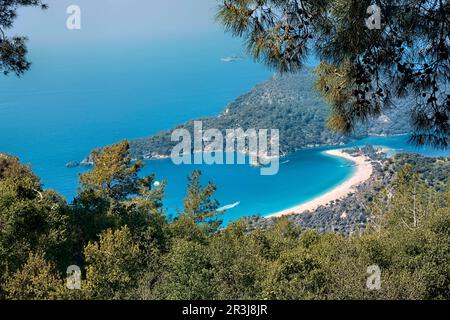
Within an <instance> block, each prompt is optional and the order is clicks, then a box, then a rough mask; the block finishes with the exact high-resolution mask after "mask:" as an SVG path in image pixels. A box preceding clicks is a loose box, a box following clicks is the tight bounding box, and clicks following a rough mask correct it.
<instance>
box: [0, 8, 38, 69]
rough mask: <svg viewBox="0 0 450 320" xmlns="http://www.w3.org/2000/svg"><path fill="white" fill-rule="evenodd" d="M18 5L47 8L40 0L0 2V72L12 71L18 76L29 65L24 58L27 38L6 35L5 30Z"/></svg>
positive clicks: (14, 16) (15, 15) (15, 13)
mask: <svg viewBox="0 0 450 320" xmlns="http://www.w3.org/2000/svg"><path fill="white" fill-rule="evenodd" d="M20 7H40V8H42V9H47V5H46V4H44V3H43V2H42V0H2V1H1V2H0V72H3V73H4V74H5V75H7V74H9V73H14V74H16V75H17V76H20V75H22V74H23V73H24V72H25V71H27V70H28V69H29V68H30V65H31V63H30V62H29V61H28V60H27V58H26V55H27V52H28V50H27V46H26V41H27V38H26V37H23V36H13V37H9V36H8V35H7V30H8V29H10V28H12V26H13V24H14V21H15V20H16V18H17V10H18V9H19V8H20Z"/></svg>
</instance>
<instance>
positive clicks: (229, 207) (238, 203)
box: [217, 201, 241, 212]
mask: <svg viewBox="0 0 450 320" xmlns="http://www.w3.org/2000/svg"><path fill="white" fill-rule="evenodd" d="M240 204H241V202H240V201H238V202H235V203H233V204H229V205H227V206H223V207H221V208H219V209H217V211H219V212H222V211H226V210H230V209H233V208H236V207H237V206H238V205H240Z"/></svg>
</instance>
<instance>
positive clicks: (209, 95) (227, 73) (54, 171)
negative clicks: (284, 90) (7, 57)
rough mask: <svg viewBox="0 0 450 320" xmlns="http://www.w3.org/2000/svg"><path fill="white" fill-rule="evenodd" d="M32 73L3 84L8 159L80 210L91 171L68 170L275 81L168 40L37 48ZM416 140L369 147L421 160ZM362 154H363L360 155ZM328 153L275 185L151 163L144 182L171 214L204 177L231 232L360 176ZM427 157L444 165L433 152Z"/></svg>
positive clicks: (299, 160) (219, 41) (284, 169)
mask: <svg viewBox="0 0 450 320" xmlns="http://www.w3.org/2000/svg"><path fill="white" fill-rule="evenodd" d="M30 51H31V55H30V60H31V61H33V67H32V70H31V71H30V72H29V73H27V74H26V75H25V76H23V77H22V78H21V79H18V78H15V77H13V76H9V77H0V94H1V95H0V152H6V153H9V154H13V155H17V156H19V157H20V158H21V159H22V161H23V162H25V163H29V164H30V165H31V166H32V168H33V170H34V171H35V172H36V173H37V174H38V175H39V176H40V177H41V178H42V181H43V183H44V185H45V187H46V188H52V189H56V190H58V191H59V192H61V193H62V194H64V195H65V196H66V197H67V198H68V200H69V201H70V200H71V199H72V198H73V196H74V195H75V192H76V187H77V179H78V174H79V173H80V172H82V169H80V168H76V169H68V168H66V167H65V164H66V163H67V162H69V161H72V160H81V159H82V158H83V157H84V156H85V155H86V154H88V153H89V151H90V150H92V149H93V148H96V147H99V146H104V145H108V144H111V143H114V142H117V141H119V140H121V139H125V138H126V139H132V138H137V137H145V136H148V135H151V134H154V133H156V132H158V131H160V130H164V129H169V128H171V127H173V126H174V125H176V124H178V123H180V122H184V121H186V120H188V119H191V118H195V117H200V116H209V115H214V114H217V113H218V112H221V111H223V109H224V108H225V106H226V105H227V103H229V102H231V101H232V100H233V99H235V98H236V97H237V96H239V95H240V94H242V93H245V92H246V91H248V90H249V89H251V88H252V87H253V86H254V85H256V84H258V83H260V82H262V81H264V80H266V79H267V78H268V77H269V76H270V75H271V73H270V71H268V70H267V69H265V68H264V67H263V66H261V65H259V64H257V63H254V62H252V61H251V60H249V59H245V60H243V61H236V62H234V63H224V62H221V60H220V59H221V58H223V57H226V56H231V55H234V54H237V55H240V54H242V53H243V50H242V45H241V43H240V42H239V41H238V40H234V39H231V38H229V37H226V36H223V37H217V36H214V37H211V38H195V39H186V38H185V39H183V40H180V39H177V40H176V41H175V40H168V41H164V40H159V41H156V42H153V43H151V44H132V43H130V44H127V45H125V46H117V45H112V44H111V45H108V44H102V45H99V46H92V45H91V46H86V47H83V46H77V47H71V46H67V45H66V46H64V45H61V46H58V47H57V49H56V47H48V46H39V45H32V46H31V48H30ZM406 140H407V137H404V136H403V137H402V136H400V137H391V138H368V139H365V140H364V141H360V142H358V143H356V144H364V143H372V144H375V145H383V146H388V147H391V148H393V149H396V150H399V151H415V150H414V148H413V147H411V146H408V145H407V143H406ZM356 144H354V145H356ZM323 150H324V149H311V150H305V151H300V152H297V153H296V154H293V155H291V156H289V157H287V158H285V159H283V160H282V161H281V162H282V164H281V167H280V172H279V174H277V175H275V176H261V175H260V171H259V169H258V168H252V167H250V166H226V165H225V166H175V165H173V164H172V163H171V162H170V160H161V161H149V162H147V165H146V168H145V170H144V173H151V172H155V173H156V174H157V179H158V180H167V181H168V183H169V184H168V188H167V195H168V197H167V199H166V201H165V203H166V205H167V207H168V208H170V210H169V211H170V212H174V208H176V207H180V206H181V203H182V199H183V197H184V194H185V191H186V177H187V176H188V175H189V174H190V172H191V171H192V170H193V169H201V170H202V171H203V173H204V179H205V182H206V181H207V180H212V181H213V182H214V183H216V184H217V185H218V188H219V189H218V192H217V198H218V200H219V201H220V203H221V205H224V206H225V205H230V204H235V203H238V202H239V205H237V206H236V207H234V208H233V209H231V210H229V211H227V213H226V214H225V217H224V220H225V221H226V222H229V221H231V220H235V219H237V218H239V217H241V216H245V215H253V214H261V215H264V214H269V213H272V212H277V211H279V210H283V209H286V208H289V207H291V206H293V205H297V204H299V203H300V202H303V201H307V200H309V199H312V198H314V197H316V196H318V195H320V194H321V193H324V192H326V191H328V190H329V189H331V188H333V187H334V186H336V185H337V184H339V183H341V182H342V181H344V180H345V179H346V178H348V176H349V175H351V173H352V170H353V167H351V166H348V164H349V163H348V162H347V161H346V160H342V159H337V158H333V157H328V156H324V155H323V154H322V151H323ZM421 152H423V153H426V154H430V155H438V153H435V152H434V151H432V150H422V151H421Z"/></svg>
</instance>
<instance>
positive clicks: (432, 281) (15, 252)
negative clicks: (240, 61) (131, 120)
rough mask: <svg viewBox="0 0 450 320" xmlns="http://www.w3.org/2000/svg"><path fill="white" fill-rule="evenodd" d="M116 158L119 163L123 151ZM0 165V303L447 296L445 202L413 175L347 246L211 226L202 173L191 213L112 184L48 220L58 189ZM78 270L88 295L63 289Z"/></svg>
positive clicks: (383, 199)
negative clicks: (172, 212) (172, 214)
mask: <svg viewBox="0 0 450 320" xmlns="http://www.w3.org/2000/svg"><path fill="white" fill-rule="evenodd" d="M118 150H122V148H117V149H116V148H110V149H106V150H105V151H104V152H106V153H111V154H110V155H109V156H106V155H105V157H106V158H108V159H109V158H110V157H112V158H116V156H117V151H118ZM119 154H122V157H119V162H120V163H123V162H122V161H123V159H124V158H126V156H127V153H120V152H119ZM0 160H1V161H0V209H1V210H0V255H1V260H0V261H1V264H0V266H1V268H2V269H1V272H2V273H1V275H2V276H1V278H0V298H2V299H199V300H202V299H225V300H226V299H449V298H450V269H449V268H450V252H449V249H448V248H450V236H449V232H448V231H449V230H450V208H449V204H450V201H448V196H449V193H448V191H447V190H446V191H444V192H443V191H437V190H436V189H435V188H433V187H430V186H429V185H427V184H426V183H425V182H424V180H422V178H421V176H420V175H419V174H417V170H416V169H415V168H413V167H412V166H411V165H406V166H405V167H403V168H402V169H401V170H399V171H398V172H397V173H396V178H395V180H394V181H393V182H392V183H390V184H388V185H386V187H385V190H382V191H381V192H379V194H378V196H377V198H376V199H374V200H373V201H372V206H371V212H372V215H373V216H374V219H372V220H373V221H374V223H373V224H371V225H370V226H369V227H368V228H367V230H366V231H365V232H364V233H360V234H358V235H356V234H355V235H353V236H344V235H341V234H337V233H333V232H327V233H319V232H317V231H315V230H302V229H301V228H300V227H299V226H296V225H295V224H293V223H292V221H290V219H288V218H287V217H285V218H280V219H277V220H276V221H275V223H274V224H273V225H272V226H271V227H269V228H267V229H255V230H252V231H250V230H249V229H248V226H247V225H246V223H245V221H238V222H235V223H232V224H230V225H228V226H226V227H222V228H219V224H218V223H217V221H216V220H215V219H213V220H211V218H214V217H215V214H216V213H217V203H216V201H215V200H214V198H213V195H214V191H215V186H214V185H213V184H211V183H210V184H208V185H206V186H202V185H201V184H200V180H201V175H200V172H194V174H193V175H192V176H191V177H190V178H189V179H188V193H187V196H186V199H185V208H184V210H183V211H182V212H180V214H179V215H178V217H176V218H175V219H173V220H172V219H169V217H167V216H166V214H165V212H164V210H163V209H162V208H161V206H160V205H162V204H161V202H162V199H160V198H156V200H155V198H152V197H148V194H147V193H140V194H139V193H138V194H134V195H132V196H130V197H128V196H127V197H123V198H122V199H119V198H116V199H113V198H110V197H109V194H108V192H104V191H103V190H101V188H108V186H107V185H106V184H105V185H104V184H102V185H101V186H99V187H98V188H97V189H95V190H96V192H97V191H98V192H99V193H98V194H99V195H98V196H95V197H92V198H90V199H89V202H84V203H83V205H81V204H80V202H79V201H80V200H79V199H76V200H75V201H74V203H73V204H72V205H71V206H64V205H63V204H64V203H60V205H61V208H63V209H64V210H62V211H58V210H56V211H55V208H53V211H52V208H51V207H52V206H53V205H54V204H55V201H56V200H58V201H59V200H60V198H59V197H57V195H56V194H55V193H54V192H53V191H47V190H42V188H41V187H40V184H39V180H38V178H36V177H35V176H34V175H33V174H32V172H31V170H30V169H29V168H28V167H26V166H23V165H21V164H20V163H19V162H18V160H17V159H16V158H12V157H8V156H1V157H0ZM389 161H392V160H389ZM394 161H395V158H394ZM439 163H443V162H442V161H441V162H439V161H438V162H436V163H435V164H434V165H435V166H438V165H439ZM132 165H133V164H132V163H131V162H129V163H128V162H127V164H126V165H125V166H123V167H122V168H125V169H126V168H128V167H130V166H131V167H132ZM435 169H436V170H438V168H437V167H436V168H435ZM95 170H96V169H95V167H94V169H93V171H95ZM125 171H126V170H125ZM112 172H114V173H115V172H117V170H112ZM139 179H141V178H139V177H138V176H136V177H135V178H133V179H132V180H136V181H138V180H139ZM427 179H430V177H427ZM431 180H433V179H431ZM122 182H123V183H124V184H125V185H129V182H130V180H129V179H118V180H117V182H116V183H117V186H118V189H119V190H124V188H122V187H121V186H119V185H118V184H120V183H122ZM125 189H126V188H125ZM83 192H84V191H83ZM83 192H82V193H83ZM96 201H100V202H101V204H100V205H98V206H96ZM155 201H156V202H157V203H158V205H155ZM56 203H58V202H56ZM87 203H89V205H86V204H87ZM49 206H50V208H49ZM93 207H95V210H93V209H92V208H93ZM212 213H214V214H212ZM92 216H96V217H97V218H95V219H93V218H92ZM98 217H103V219H105V220H104V221H106V222H105V223H100V221H103V220H102V219H98ZM25 222H26V223H25ZM73 264H77V265H78V266H79V267H80V268H81V270H82V285H81V290H69V289H68V288H67V287H66V286H64V282H65V278H64V275H65V272H66V268H67V267H68V266H69V265H73ZM372 265H377V266H379V267H380V269H381V272H382V273H381V281H382V285H381V289H380V290H374V291H372V290H369V289H368V288H367V286H366V282H367V278H368V276H369V275H368V274H367V268H368V267H369V266H372Z"/></svg>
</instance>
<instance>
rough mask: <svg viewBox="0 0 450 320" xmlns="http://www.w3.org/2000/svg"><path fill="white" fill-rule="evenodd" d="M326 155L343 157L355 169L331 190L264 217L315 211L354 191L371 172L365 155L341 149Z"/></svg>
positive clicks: (327, 152) (369, 163)
mask: <svg viewBox="0 0 450 320" xmlns="http://www.w3.org/2000/svg"><path fill="white" fill-rule="evenodd" d="M325 153H326V154H327V155H330V156H334V157H340V158H345V159H347V160H350V161H351V162H353V163H355V164H356V170H355V172H354V173H353V174H352V176H351V177H350V178H348V179H347V180H345V181H344V182H342V183H341V184H339V185H338V186H336V187H335V188H333V189H332V190H330V191H328V192H326V193H325V194H323V195H320V196H318V197H316V198H314V199H312V200H310V201H308V202H305V203H301V204H299V205H297V206H294V207H291V208H289V209H286V210H282V211H279V212H276V213H272V214H268V215H265V216H264V218H277V217H282V216H286V215H293V214H302V213H305V212H307V211H310V212H312V211H315V210H317V209H318V208H319V207H322V206H328V205H329V204H330V202H332V201H336V200H341V199H343V198H346V197H347V196H348V195H349V194H351V193H353V192H355V191H356V188H357V187H358V186H359V185H360V184H362V183H363V182H366V181H367V180H369V178H370V177H371V176H372V173H373V166H372V164H371V161H370V159H369V158H368V157H366V156H357V157H355V156H352V155H350V154H348V153H345V152H344V151H343V150H342V149H335V150H329V151H325Z"/></svg>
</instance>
